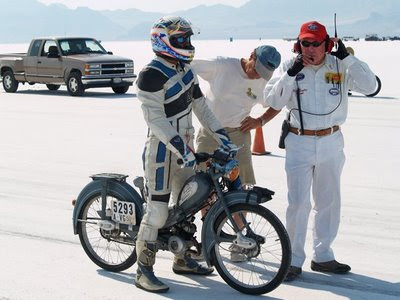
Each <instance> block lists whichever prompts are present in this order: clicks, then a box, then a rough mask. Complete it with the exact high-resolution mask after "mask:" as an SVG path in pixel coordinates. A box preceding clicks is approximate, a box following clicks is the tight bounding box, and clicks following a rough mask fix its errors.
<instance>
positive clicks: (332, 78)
mask: <svg viewBox="0 0 400 300" xmlns="http://www.w3.org/2000/svg"><path fill="white" fill-rule="evenodd" d="M325 81H326V83H333V84H339V83H343V74H342V73H332V72H327V73H325Z"/></svg>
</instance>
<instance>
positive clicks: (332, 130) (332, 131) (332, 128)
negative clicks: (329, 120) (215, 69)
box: [330, 126, 335, 134]
mask: <svg viewBox="0 0 400 300" xmlns="http://www.w3.org/2000/svg"><path fill="white" fill-rule="evenodd" d="M334 127H335V126H332V127H331V133H330V134H332V133H334V132H335V131H334V130H335V128H334Z"/></svg>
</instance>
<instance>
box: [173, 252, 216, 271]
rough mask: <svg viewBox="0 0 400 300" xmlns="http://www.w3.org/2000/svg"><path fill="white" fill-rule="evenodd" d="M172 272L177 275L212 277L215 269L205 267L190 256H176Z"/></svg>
mask: <svg viewBox="0 0 400 300" xmlns="http://www.w3.org/2000/svg"><path fill="white" fill-rule="evenodd" d="M172 271H174V273H175V274H191V275H210V274H211V273H212V272H213V271H214V268H209V267H203V266H202V265H200V264H199V263H198V262H197V261H195V260H194V259H193V258H191V257H190V256H188V255H184V256H175V258H174V264H173V266H172Z"/></svg>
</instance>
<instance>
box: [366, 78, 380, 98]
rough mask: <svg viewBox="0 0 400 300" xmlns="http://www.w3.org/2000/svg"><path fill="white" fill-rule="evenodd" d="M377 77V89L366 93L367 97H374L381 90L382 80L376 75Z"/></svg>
mask: <svg viewBox="0 0 400 300" xmlns="http://www.w3.org/2000/svg"><path fill="white" fill-rule="evenodd" d="M375 78H376V90H375V92H373V93H372V94H369V95H366V96H367V97H374V96H376V95H378V93H379V92H380V91H381V88H382V82H381V80H380V78H379V77H378V76H376V75H375Z"/></svg>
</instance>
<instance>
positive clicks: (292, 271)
mask: <svg viewBox="0 0 400 300" xmlns="http://www.w3.org/2000/svg"><path fill="white" fill-rule="evenodd" d="M301 272H302V271H301V268H300V267H295V266H290V267H289V272H288V273H287V274H286V277H285V279H284V281H286V282H289V281H293V280H295V279H296V278H297V277H298V276H299V275H300V274H301Z"/></svg>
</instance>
